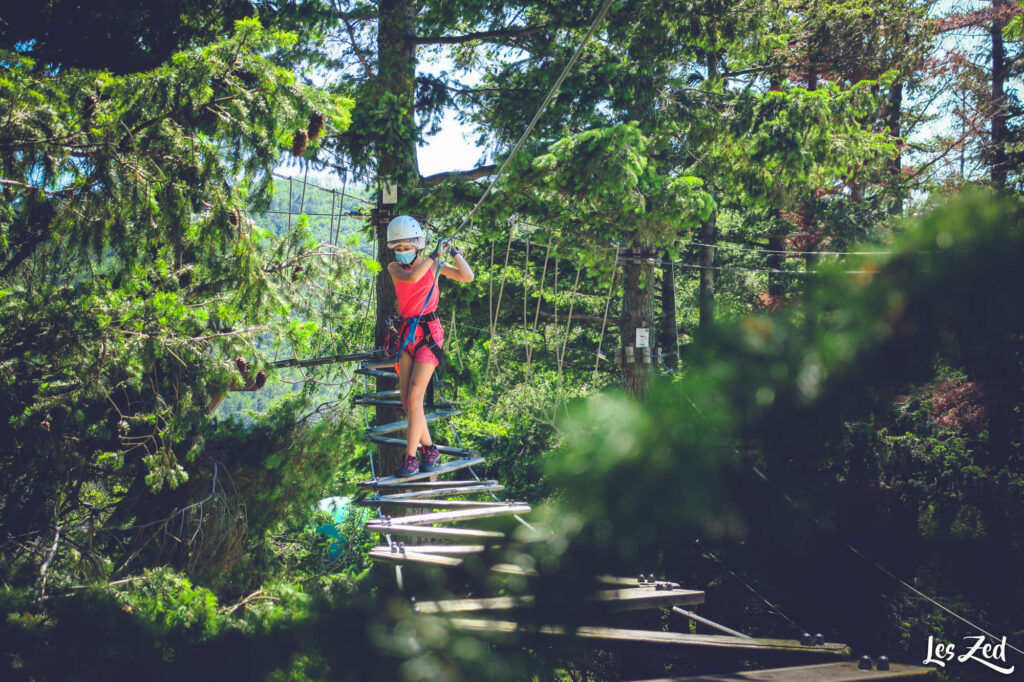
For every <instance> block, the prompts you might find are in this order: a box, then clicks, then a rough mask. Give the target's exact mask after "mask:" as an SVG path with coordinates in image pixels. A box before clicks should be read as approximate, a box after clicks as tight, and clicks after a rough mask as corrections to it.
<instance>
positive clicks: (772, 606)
mask: <svg viewBox="0 0 1024 682" xmlns="http://www.w3.org/2000/svg"><path fill="white" fill-rule="evenodd" d="M704 556H706V557H708V558H710V559H714V560H715V562H716V563H717V564H718V565H719V566H721V567H722V568H724V569H725V570H726V571H728V573H729V575H731V576H732V577H733V578H736V580H737V581H738V582H739V583H740V584H741V585H743V587H745V588H747V589H748V590H750V591H751V592H753V593H754V595H755V596H756V597H757V598H758V599H760V600H761V601H763V602H764V603H765V604H767V605H768V608H769V609H771V610H772V611H774V612H775V613H777V614H779V615H780V616H782V617H783V618H785V619H786V620H787V621H788V622H789V624H790V625H792V626H793V627H794V628H796V631H797V632H799V633H800V634H803V633H805V632H807V630H804V629H803V628H802V627H800V626H799V625H797V622H796V621H795V620H793V619H792V618H790V617H789V616H787V615H786V614H784V613H783V612H782V611H781V610H780V609H779V607H777V606H776V605H775V604H773V603H771V602H770V601H768V600H767V599H766V598H765V597H763V596H762V595H761V593H760V592H758V591H757V590H755V589H754V588H753V587H751V586H750V585H749V584H748V583H747V582H746V581H745V580H743V578H741V577H739V576H738V575H736V574H735V573H734V572H733V570H732V569H731V568H729V567H728V566H726V565H725V563H724V562H723V561H722V560H721V559H719V558H718V557H717V556H715V553H714V552H704Z"/></svg>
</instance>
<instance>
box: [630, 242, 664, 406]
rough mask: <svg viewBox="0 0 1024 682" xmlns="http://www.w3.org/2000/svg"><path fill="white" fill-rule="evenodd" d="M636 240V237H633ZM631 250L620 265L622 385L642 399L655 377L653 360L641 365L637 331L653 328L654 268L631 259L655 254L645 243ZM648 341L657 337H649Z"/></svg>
mask: <svg viewBox="0 0 1024 682" xmlns="http://www.w3.org/2000/svg"><path fill="white" fill-rule="evenodd" d="M634 239H635V237H634ZM634 244H639V246H634V248H633V250H631V251H626V252H625V253H623V254H622V257H623V258H625V259H627V260H626V261H625V262H624V263H623V264H622V316H621V321H622V326H621V332H622V336H621V339H622V346H623V351H622V386H623V388H625V389H626V391H628V392H629V394H630V395H632V396H633V397H634V398H637V399H641V398H643V396H644V395H645V394H646V393H647V390H648V389H649V388H650V385H651V379H652V378H653V376H654V372H653V368H654V364H653V359H652V360H651V363H650V364H648V363H644V361H643V358H644V353H643V349H638V348H636V330H637V329H639V328H644V327H646V328H647V329H648V330H650V329H651V328H652V327H653V326H654V290H655V286H656V284H655V281H654V266H653V264H650V263H640V262H636V261H634V260H633V259H634V258H637V259H645V258H651V257H653V255H654V253H653V251H652V250H651V248H650V246H649V245H648V244H645V243H643V242H640V241H639V240H637V241H635V242H634ZM649 338H651V339H653V338H656V335H654V334H650V335H649ZM628 346H633V362H629V361H628V360H627V354H626V350H625V349H626V347H628Z"/></svg>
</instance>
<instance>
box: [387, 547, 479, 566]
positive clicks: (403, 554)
mask: <svg viewBox="0 0 1024 682" xmlns="http://www.w3.org/2000/svg"><path fill="white" fill-rule="evenodd" d="M370 558H371V559H374V560H375V561H386V562H388V563H393V564H403V563H410V564H428V565H430V566H458V565H459V564H461V563H462V559H458V558H456V557H451V556H439V555H437V554H426V553H420V552H416V551H414V550H412V549H406V550H404V551H392V550H391V548H390V547H383V548H381V547H374V548H373V549H371V550H370Z"/></svg>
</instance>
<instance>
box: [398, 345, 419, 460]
mask: <svg viewBox="0 0 1024 682" xmlns="http://www.w3.org/2000/svg"><path fill="white" fill-rule="evenodd" d="M413 364H414V363H413V360H412V355H411V354H409V353H406V352H404V351H403V352H402V357H401V358H399V360H398V396H399V398H400V399H401V401H402V409H404V410H405V416H406V419H408V420H409V429H408V431H407V433H408V436H409V439H408V441H407V442H406V444H405V454H407V455H410V454H411V455H415V454H416V443H417V441H418V440H419V438H417V439H416V440H413V438H412V414H411V413H410V412H409V386H410V384H412V375H413ZM420 412H421V413H422V412H423V401H422V400H421V401H420Z"/></svg>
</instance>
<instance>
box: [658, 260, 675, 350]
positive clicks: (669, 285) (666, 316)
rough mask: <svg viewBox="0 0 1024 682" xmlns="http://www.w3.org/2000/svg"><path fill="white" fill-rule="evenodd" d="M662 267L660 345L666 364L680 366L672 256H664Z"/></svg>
mask: <svg viewBox="0 0 1024 682" xmlns="http://www.w3.org/2000/svg"><path fill="white" fill-rule="evenodd" d="M662 262H663V263H664V265H665V267H663V268H662V269H661V333H660V334H659V335H658V338H659V339H660V342H659V345H660V346H661V349H662V352H663V353H664V355H665V366H666V367H671V368H672V369H676V368H677V367H679V353H678V349H679V323H678V322H677V321H676V269H675V267H673V263H672V256H670V255H668V253H667V252H666V253H665V254H664V255H663V256H662Z"/></svg>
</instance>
